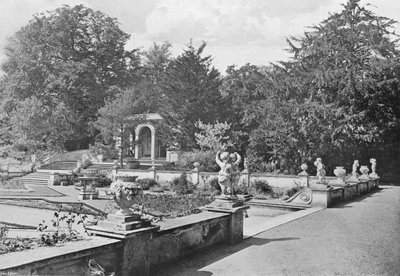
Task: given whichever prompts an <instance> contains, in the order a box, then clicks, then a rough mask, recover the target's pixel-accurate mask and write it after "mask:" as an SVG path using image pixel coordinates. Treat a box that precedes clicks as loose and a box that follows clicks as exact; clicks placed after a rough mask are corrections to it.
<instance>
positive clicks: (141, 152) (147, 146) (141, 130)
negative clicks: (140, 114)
mask: <svg viewBox="0 0 400 276" xmlns="http://www.w3.org/2000/svg"><path fill="white" fill-rule="evenodd" d="M135 141H140V144H137V143H136V145H135V158H136V159H140V158H149V159H155V158H156V154H155V150H156V130H155V128H154V126H152V125H150V124H142V125H139V126H137V127H136V130H135Z"/></svg>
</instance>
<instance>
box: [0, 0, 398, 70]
mask: <svg viewBox="0 0 400 276" xmlns="http://www.w3.org/2000/svg"><path fill="white" fill-rule="evenodd" d="M344 2H346V1H345V0H85V1H80V0H0V11H1V16H0V49H1V52H0V62H2V61H3V60H4V58H5V56H4V50H3V48H4V45H5V44H6V42H7V37H9V36H11V35H12V34H13V33H15V32H16V31H17V30H19V29H20V28H21V27H22V26H24V25H26V24H27V23H28V21H29V20H30V19H31V18H32V15H33V14H35V13H39V12H43V11H46V10H53V9H55V8H57V7H59V6H60V5H62V4H69V5H75V4H81V3H82V4H85V5H86V6H89V7H91V8H92V9H94V10H100V11H102V12H103V13H105V14H107V15H109V16H111V17H115V18H117V19H118V21H119V22H120V23H121V26H120V27H121V29H122V30H124V31H125V32H127V33H129V34H131V40H130V41H129V43H128V47H129V48H142V49H147V48H148V47H149V46H151V45H152V43H153V42H157V43H162V42H163V41H169V42H171V43H172V45H173V49H172V53H173V55H174V56H176V55H178V54H180V53H181V52H182V49H183V48H185V45H186V44H188V43H189V41H190V39H193V43H194V45H195V46H198V45H200V43H201V41H206V42H207V47H206V49H205V52H206V54H209V55H211V56H212V57H213V58H214V62H213V64H214V66H215V67H217V68H218V69H219V70H220V71H221V72H224V71H225V69H226V67H227V66H228V65H232V64H236V65H238V66H241V65H244V64H245V63H251V64H256V65H266V64H268V63H269V62H275V61H277V60H284V59H286V58H287V53H286V52H285V51H284V50H283V49H284V48H285V47H286V38H287V37H290V36H301V35H302V33H303V32H304V30H305V29H306V27H307V26H311V25H314V24H318V23H319V22H321V21H322V20H323V19H325V18H327V17H328V15H329V13H332V12H335V11H339V10H341V8H342V7H341V3H344ZM362 3H363V4H366V3H371V4H372V5H374V7H371V9H372V10H373V11H374V12H375V13H376V14H378V15H381V16H386V17H389V18H393V19H395V20H400V18H399V17H400V1H399V0H363V1H362ZM396 28H397V33H400V26H399V24H397V25H396Z"/></svg>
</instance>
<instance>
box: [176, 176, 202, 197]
mask: <svg viewBox="0 0 400 276" xmlns="http://www.w3.org/2000/svg"><path fill="white" fill-rule="evenodd" d="M170 188H171V190H172V191H173V192H175V193H176V194H178V195H186V194H192V193H193V192H194V190H195V189H196V187H195V186H194V185H193V184H192V183H191V182H190V181H189V180H188V179H187V175H186V173H183V174H181V176H180V177H176V178H174V179H173V180H172V182H171V183H170Z"/></svg>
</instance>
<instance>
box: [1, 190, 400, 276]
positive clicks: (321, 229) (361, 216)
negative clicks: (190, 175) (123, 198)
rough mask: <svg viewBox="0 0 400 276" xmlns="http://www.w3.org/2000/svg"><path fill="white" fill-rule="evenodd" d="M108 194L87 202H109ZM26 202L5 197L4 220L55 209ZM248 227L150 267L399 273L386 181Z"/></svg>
mask: <svg viewBox="0 0 400 276" xmlns="http://www.w3.org/2000/svg"><path fill="white" fill-rule="evenodd" d="M54 189H55V190H57V191H58V192H60V193H62V194H63V195H64V196H58V197H51V196H50V197H46V198H47V199H49V200H52V201H64V202H77V201H78V200H77V194H78V191H76V190H75V189H74V188H73V187H54ZM107 198H108V197H107V196H102V199H100V200H85V201H84V202H85V203H87V204H89V205H91V206H93V207H95V208H97V209H100V210H106V209H107V205H109V204H110V200H108V199H107ZM28 210H29V212H39V213H40V215H38V214H35V215H33V214H28V213H29V212H28ZM28 210H27V209H23V208H21V207H17V206H7V205H2V206H1V209H0V221H9V222H13V223H18V224H24V225H34V226H35V225H38V223H39V222H40V220H41V219H42V218H43V215H45V216H46V215H47V216H48V217H51V216H52V213H53V212H52V211H49V210H39V209H33V210H32V209H30V208H28ZM10 214H13V215H12V216H10ZM27 217H29V218H30V219H29V220H27V219H26V218H27ZM34 220H38V221H34ZM161 224H163V222H161ZM244 235H245V238H246V240H245V241H244V242H242V243H240V244H238V245H236V246H233V247H230V246H220V247H217V248H215V249H214V250H211V251H206V253H202V254H198V255H194V256H191V257H189V258H187V259H185V260H182V261H181V262H178V263H173V264H171V266H170V267H163V268H162V271H154V272H153V273H152V275H318V276H319V275H400V187H396V186H381V189H380V190H378V191H377V192H375V193H373V194H368V195H366V196H364V197H362V198H360V199H359V200H357V201H353V202H351V203H347V204H342V205H338V206H336V207H335V208H329V209H323V208H310V209H307V210H304V211H298V212H292V213H288V214H284V215H281V216H277V217H271V218H265V217H257V216H252V215H250V217H249V218H246V219H245V224H244Z"/></svg>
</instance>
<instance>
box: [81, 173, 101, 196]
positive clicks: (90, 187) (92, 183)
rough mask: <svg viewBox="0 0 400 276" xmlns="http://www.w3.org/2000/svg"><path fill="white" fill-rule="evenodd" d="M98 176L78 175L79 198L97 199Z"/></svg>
mask: <svg viewBox="0 0 400 276" xmlns="http://www.w3.org/2000/svg"><path fill="white" fill-rule="evenodd" d="M97 180H98V177H90V176H83V177H79V182H80V186H81V190H80V192H79V194H78V199H79V200H86V199H98V198H99V192H98V191H97V190H96V181H97Z"/></svg>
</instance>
